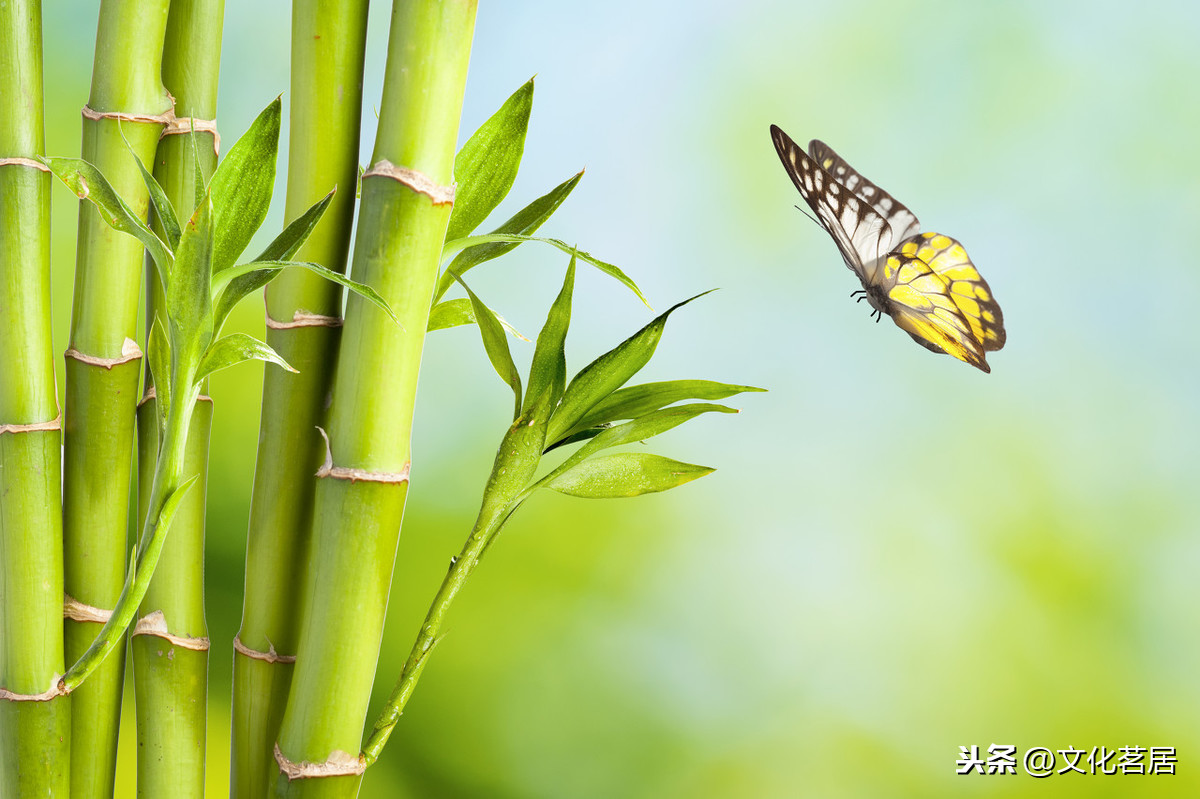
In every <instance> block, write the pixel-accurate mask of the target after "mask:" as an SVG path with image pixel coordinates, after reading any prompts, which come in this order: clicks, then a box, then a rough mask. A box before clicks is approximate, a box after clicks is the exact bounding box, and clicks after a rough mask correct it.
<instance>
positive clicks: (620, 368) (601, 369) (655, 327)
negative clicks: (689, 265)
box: [546, 292, 708, 444]
mask: <svg viewBox="0 0 1200 799" xmlns="http://www.w3.org/2000/svg"><path fill="white" fill-rule="evenodd" d="M707 293H708V292H705V294H707ZM702 296H704V295H703V294H697V295H696V296H695V297H692V298H690V299H686V300H684V301H683V302H681V303H678V304H676V305H672V306H671V307H670V308H668V309H667V310H666V311H664V312H663V313H661V314H660V315H658V316H657V317H655V319H654V320H653V321H652V322H650V324H648V325H646V326H645V327H643V328H642V329H641V330H639V331H638V332H636V333H634V334H633V335H632V336H630V337H629V338H627V339H625V340H624V341H623V342H621V343H620V344H618V345H617V346H616V347H614V348H613V349H611V350H609V351H608V352H606V353H604V354H603V355H601V356H600V357H599V358H597V359H596V360H594V361H592V362H591V363H590V364H588V365H587V366H585V367H584V368H583V369H581V370H580V371H579V374H577V375H575V377H574V379H572V380H571V383H570V385H568V386H567V390H566V392H565V393H564V394H563V398H562V401H561V402H560V403H559V405H558V409H557V410H556V411H555V412H554V416H553V418H551V419H550V428H549V430H548V431H547V433H546V440H547V441H548V442H551V443H552V444H553V443H556V442H558V441H559V440H560V439H562V438H563V437H564V435H565V434H566V433H567V431H568V430H571V429H573V428H574V427H575V425H576V423H577V422H578V421H579V420H580V419H582V418H583V417H584V415H585V414H586V413H587V412H588V411H590V410H591V409H592V408H594V407H595V406H596V405H597V404H599V403H600V401H601V400H603V399H604V398H605V397H607V396H608V395H609V394H611V393H613V392H614V391H616V390H617V389H618V388H620V387H621V386H623V385H625V383H626V382H628V380H629V378H631V377H633V376H634V375H635V374H637V373H638V371H640V370H641V368H642V367H643V366H645V365H646V364H647V363H648V362H649V361H650V357H651V356H652V355H653V354H654V350H655V348H656V347H658V342H659V339H661V338H662V332H663V329H664V328H665V327H666V324H667V318H668V317H669V316H670V315H671V314H672V313H673V312H674V311H676V310H677V309H679V308H681V307H683V306H684V305H687V304H688V303H689V302H691V301H692V300H695V299H697V298H698V297H702Z"/></svg>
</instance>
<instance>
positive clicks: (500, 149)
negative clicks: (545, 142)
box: [446, 78, 533, 240]
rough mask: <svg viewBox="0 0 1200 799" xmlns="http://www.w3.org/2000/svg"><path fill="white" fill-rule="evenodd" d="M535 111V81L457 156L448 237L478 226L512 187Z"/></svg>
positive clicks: (508, 102) (510, 100)
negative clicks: (531, 112)
mask: <svg viewBox="0 0 1200 799" xmlns="http://www.w3.org/2000/svg"><path fill="white" fill-rule="evenodd" d="M532 108H533V79H532V78H531V79H530V80H529V81H528V82H527V83H526V84H525V85H524V86H522V87H521V88H519V89H517V90H516V91H515V92H513V94H512V96H511V97H509V98H508V99H507V100H505V101H504V105H502V106H500V110H498V111H497V112H496V113H494V114H492V116H491V118H489V119H488V120H487V121H486V122H484V123H483V124H482V125H480V126H479V130H477V131H475V133H473V134H472V135H471V138H470V139H468V140H467V143H466V144H464V145H463V146H462V149H461V150H459V151H458V155H456V156H455V157H454V182H455V183H457V184H458V186H457V188H456V189H455V196H454V209H453V210H452V211H451V213H450V223H449V226H448V227H447V229H446V238H447V240H449V239H457V238H461V237H463V236H466V235H467V234H469V233H470V232H471V231H472V230H474V229H475V228H477V227H479V223H480V222H482V221H483V220H484V219H486V218H487V216H488V214H490V213H491V212H492V211H493V210H495V208H496V206H497V205H499V204H500V201H501V200H503V199H504V197H505V196H506V195H507V194H508V192H509V189H511V188H512V185H513V181H515V180H516V178H517V170H518V169H519V168H520V166H521V156H522V154H523V153H524V152H525V132H526V131H527V130H528V128H529V112H530V111H531V110H532Z"/></svg>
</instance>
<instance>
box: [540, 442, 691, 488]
mask: <svg viewBox="0 0 1200 799" xmlns="http://www.w3.org/2000/svg"><path fill="white" fill-rule="evenodd" d="M713 471H715V470H714V469H712V468H710V467H708V466H697V465H695V464H692V463H683V462H682V461H676V460H672V459H670V458H664V457H663V456H661V455H652V454H650V453H646V452H619V453H617V454H615V455H602V456H600V457H598V458H590V459H588V460H585V461H583V462H582V463H580V464H578V465H577V466H575V467H573V468H571V469H568V470H566V471H565V472H563V473H562V474H559V475H557V476H556V477H555V478H554V479H553V480H550V481H548V482H546V483H545V484H543V485H541V486H540V487H541V488H549V489H550V490H552V491H558V492H559V493H561V494H569V495H570V496H573V497H584V498H587V499H610V498H617V497H636V496H638V495H639V494H650V493H654V492H656V491H667V490H669V489H672V488H675V487H677V486H681V485H683V484H684V483H689V482H691V481H692V480H695V479H697V478H699V477H703V476H704V475H706V474H711V473H712V472H713Z"/></svg>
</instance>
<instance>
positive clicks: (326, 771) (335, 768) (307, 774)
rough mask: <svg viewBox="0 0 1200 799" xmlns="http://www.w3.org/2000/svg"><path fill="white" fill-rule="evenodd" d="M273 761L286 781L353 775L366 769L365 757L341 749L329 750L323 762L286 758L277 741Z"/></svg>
mask: <svg viewBox="0 0 1200 799" xmlns="http://www.w3.org/2000/svg"><path fill="white" fill-rule="evenodd" d="M275 763H276V764H277V765H278V766H279V770H280V772H282V773H283V774H284V776H286V777H287V778H288V782H291V781H292V780H303V779H309V778H311V777H355V776H358V775H359V774H362V773H363V772H364V771H366V770H367V760H366V758H364V757H363V756H362V755H352V754H350V753H349V752H343V751H342V750H341V749H334V750H333V751H332V752H330V753H329V757H328V758H326V759H325V761H324V762H323V763H313V762H311V761H308V760H301V761H299V762H297V761H294V760H288V759H287V757H286V756H284V754H283V750H282V749H280V748H279V744H278V743H276V744H275Z"/></svg>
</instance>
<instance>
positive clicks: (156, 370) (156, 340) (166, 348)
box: [146, 314, 171, 441]
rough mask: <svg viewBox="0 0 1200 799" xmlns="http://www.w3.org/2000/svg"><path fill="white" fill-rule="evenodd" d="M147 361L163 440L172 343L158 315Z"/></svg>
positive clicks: (168, 393) (168, 400) (148, 345)
mask: <svg viewBox="0 0 1200 799" xmlns="http://www.w3.org/2000/svg"><path fill="white" fill-rule="evenodd" d="M146 350H147V352H146V360H147V361H148V362H149V364H150V377H151V379H152V380H153V381H154V396H155V403H154V406H155V408H156V410H157V413H158V435H159V440H160V441H161V440H162V436H163V433H164V432H165V430H166V424H167V413H168V411H170V409H171V342H170V340H169V339H168V338H167V329H166V328H165V327H163V323H162V318H161V317H160V316H158V315H157V314H156V315H155V317H154V324H153V325H152V326H151V327H150V338H149V341H148V342H147V344H146Z"/></svg>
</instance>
